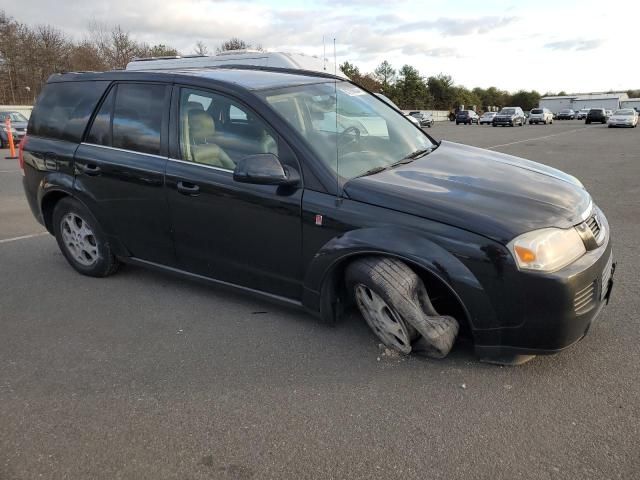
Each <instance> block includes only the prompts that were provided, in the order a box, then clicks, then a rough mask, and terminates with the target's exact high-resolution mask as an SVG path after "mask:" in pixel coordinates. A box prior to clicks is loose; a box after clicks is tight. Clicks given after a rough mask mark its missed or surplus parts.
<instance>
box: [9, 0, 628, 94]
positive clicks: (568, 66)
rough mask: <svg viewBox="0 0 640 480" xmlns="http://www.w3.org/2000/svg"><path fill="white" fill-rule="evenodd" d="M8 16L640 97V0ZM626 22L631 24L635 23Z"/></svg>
mask: <svg viewBox="0 0 640 480" xmlns="http://www.w3.org/2000/svg"><path fill="white" fill-rule="evenodd" d="M0 8H3V9H4V10H5V11H6V13H7V14H8V15H11V16H13V17H14V18H16V19H17V20H18V21H21V22H23V23H27V24H32V25H35V24H40V23H48V24H51V25H54V26H56V27H58V28H59V29H61V30H64V31H66V32H68V33H70V34H72V35H73V36H75V37H76V38H81V37H82V36H83V35H84V32H86V28H87V25H88V23H89V22H90V21H91V20H97V21H100V22H106V23H109V24H120V25H121V26H122V27H123V28H125V29H126V30H128V31H130V33H131V34H132V35H133V36H134V37H135V38H136V39H138V40H142V41H146V42H148V43H151V44H153V43H160V42H164V43H167V44H169V45H172V46H174V47H176V48H177V49H178V50H179V51H181V52H182V53H192V51H193V49H194V46H195V43H196V41H198V40H202V41H203V42H204V43H205V44H207V45H208V46H209V48H210V50H212V51H214V50H215V47H216V46H217V45H219V44H220V43H221V41H222V40H225V39H227V38H229V37H232V36H237V37H240V38H242V39H244V40H247V41H250V42H253V43H259V44H261V45H262V46H263V47H264V48H266V49H269V50H282V51H296V52H302V53H306V54H312V55H318V56H322V38H323V36H324V37H325V38H326V39H327V51H328V52H329V51H330V52H331V54H333V48H332V46H331V48H330V47H329V46H330V44H332V42H333V38H334V37H335V38H336V42H337V53H338V55H337V58H338V62H339V63H341V62H343V61H345V60H349V61H350V62H353V63H355V64H356V65H357V66H359V67H360V70H361V71H363V72H367V71H372V70H373V69H374V68H375V66H376V65H378V64H379V63H380V62H381V61H383V60H385V59H387V60H389V61H390V62H391V63H392V65H394V67H396V68H399V67H400V66H402V65H403V64H405V63H408V64H411V65H413V66H415V67H416V68H418V70H419V71H420V72H421V74H422V75H425V76H428V75H433V74H436V73H439V72H443V73H447V74H450V75H451V76H452V77H453V79H454V81H455V82H456V83H458V84H462V85H465V86H466V87H469V88H472V87H476V86H480V87H488V86H492V85H494V86H497V87H499V88H503V89H507V90H512V91H513V90H517V89H520V88H524V89H536V90H538V91H540V92H541V93H544V92H546V91H560V90H565V91H567V92H588V91H600V90H609V89H629V88H640V62H639V61H638V54H637V50H638V45H639V44H640V28H639V25H638V22H637V21H636V19H637V18H638V15H639V14H640V1H638V0H635V1H634V0H628V1H627V0H623V1H617V2H608V3H607V2H602V1H585V0H582V1H578V0H575V1H574V0H553V1H552V0H537V1H522V0H520V1H512V0H500V1H498V0H482V1H479V0H456V1H451V0H448V1H446V0H435V1H424V0H423V1H417V0H393V1H392V0H366V1H365V0H351V1H348V0H325V1H308V2H304V1H290V0H271V1H266V0H265V1H252V0H231V1H225V0H222V1H217V0H165V1H162V2H160V1H156V0H108V1H104V0H90V1H87V0H23V1H21V2H11V3H9V4H7V5H6V6H3V7H0ZM626 18H629V19H630V21H629V22H628V23H626Z"/></svg>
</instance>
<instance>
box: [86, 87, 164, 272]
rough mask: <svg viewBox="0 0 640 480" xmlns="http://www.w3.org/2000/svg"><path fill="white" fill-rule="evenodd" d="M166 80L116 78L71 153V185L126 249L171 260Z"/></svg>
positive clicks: (158, 259) (161, 260)
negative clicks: (166, 189)
mask: <svg viewBox="0 0 640 480" xmlns="http://www.w3.org/2000/svg"><path fill="white" fill-rule="evenodd" d="M170 96H171V86H170V85H167V84H163V83H149V82H117V83H115V84H113V85H112V86H111V88H110V90H109V91H108V93H107V94H106V95H105V96H104V98H103V100H102V103H101V105H100V107H99V109H98V111H97V112H96V115H95V117H94V119H93V123H92V125H91V127H90V128H89V130H88V133H87V135H86V137H85V141H84V142H83V143H82V144H81V145H80V147H79V148H78V150H77V152H76V156H75V170H76V180H75V186H74V187H75V190H76V191H77V194H78V195H79V196H81V197H82V198H83V199H84V200H85V202H86V203H87V204H89V206H90V208H92V209H93V210H94V211H95V212H96V214H97V215H98V216H99V219H100V220H101V222H102V223H103V228H104V229H105V231H106V233H107V235H109V236H110V237H111V238H112V239H113V241H115V242H120V244H121V245H123V246H124V247H125V248H126V250H127V251H128V252H129V254H130V255H132V256H134V257H137V258H140V259H143V260H148V261H151V262H156V263H161V264H165V265H172V264H174V260H175V254H174V251H173V244H172V240H171V235H170V231H169V228H170V225H169V215H168V207H167V202H166V197H165V192H164V172H165V168H166V164H167V135H168V122H169V104H170Z"/></svg>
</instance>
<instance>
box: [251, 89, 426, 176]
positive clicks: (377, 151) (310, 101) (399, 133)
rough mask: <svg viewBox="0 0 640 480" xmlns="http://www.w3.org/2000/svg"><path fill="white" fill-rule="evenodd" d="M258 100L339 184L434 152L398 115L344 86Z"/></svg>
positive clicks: (280, 93) (281, 93)
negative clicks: (304, 143) (299, 137)
mask: <svg viewBox="0 0 640 480" xmlns="http://www.w3.org/2000/svg"><path fill="white" fill-rule="evenodd" d="M261 95H262V97H263V98H264V99H265V100H266V101H267V102H268V103H269V105H271V107H273V109H274V110H275V111H276V112H278V113H279V114H280V115H281V116H282V118H284V119H285V120H286V121H287V122H288V123H289V124H290V125H291V126H292V127H293V128H294V129H295V130H297V131H298V133H300V135H302V136H303V137H304V138H305V139H306V140H307V142H308V143H309V145H310V146H311V148H312V149H313V150H314V152H315V153H316V155H317V156H318V157H319V158H320V160H321V161H322V162H323V163H324V164H325V165H326V166H327V167H329V168H330V169H331V170H332V171H333V172H334V173H337V174H338V175H339V177H340V178H341V179H343V180H349V179H351V178H354V177H357V176H360V175H362V174H364V173H365V172H368V171H369V170H372V169H374V168H376V167H388V166H390V165H392V164H394V163H396V162H398V161H400V160H402V159H404V158H405V157H407V156H409V155H411V154H413V153H414V152H417V151H420V150H425V149H429V148H431V147H433V146H434V143H433V142H432V141H431V140H429V137H428V136H427V135H426V134H425V133H424V132H423V131H422V130H420V129H418V128H416V126H415V125H413V124H412V123H411V122H409V121H407V119H406V118H404V116H403V115H402V114H401V113H399V112H398V111H397V110H395V109H393V108H391V107H390V106H389V105H387V104H386V103H385V102H384V101H381V100H379V99H378V98H376V97H375V96H373V95H371V94H369V93H367V92H366V91H364V90H362V89H360V88H358V87H357V86H355V85H353V84H351V83H348V82H337V83H334V82H329V83H318V84H314V85H301V86H296V87H290V88H284V89H278V90H271V91H265V92H261Z"/></svg>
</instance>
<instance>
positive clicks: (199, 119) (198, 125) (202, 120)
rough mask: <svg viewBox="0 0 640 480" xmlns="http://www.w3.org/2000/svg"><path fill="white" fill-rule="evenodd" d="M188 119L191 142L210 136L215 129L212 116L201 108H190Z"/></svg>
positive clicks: (200, 140)
mask: <svg viewBox="0 0 640 480" xmlns="http://www.w3.org/2000/svg"><path fill="white" fill-rule="evenodd" d="M188 119H189V135H190V136H191V141H192V142H196V143H202V142H204V141H205V140H206V139H207V138H211V137H212V136H213V134H214V133H215V131H216V126H215V123H214V122H213V118H211V115H209V114H208V113H207V112H205V111H203V110H190V111H189V113H188Z"/></svg>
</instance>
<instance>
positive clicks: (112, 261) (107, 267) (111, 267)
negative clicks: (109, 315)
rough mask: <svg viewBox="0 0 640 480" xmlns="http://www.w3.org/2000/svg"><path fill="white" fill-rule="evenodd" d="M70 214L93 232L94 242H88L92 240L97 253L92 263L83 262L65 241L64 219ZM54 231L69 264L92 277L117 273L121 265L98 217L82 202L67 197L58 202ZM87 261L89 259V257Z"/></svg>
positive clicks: (54, 217) (54, 214) (54, 213)
mask: <svg viewBox="0 0 640 480" xmlns="http://www.w3.org/2000/svg"><path fill="white" fill-rule="evenodd" d="M69 215H73V216H75V217H76V218H79V219H80V220H82V221H83V222H85V224H86V225H87V226H88V227H89V229H90V231H91V233H92V235H91V237H92V239H93V242H91V240H88V242H91V246H92V247H93V249H94V250H95V251H96V255H95V260H93V261H92V262H91V263H90V264H83V263H81V262H80V261H79V260H78V259H77V258H76V257H75V256H74V253H73V252H72V251H71V250H70V248H71V247H70V246H69V245H67V243H65V239H64V235H63V229H64V228H65V227H64V226H63V220H65V218H66V217H68V216H69ZM53 231H54V234H55V237H56V240H57V242H58V247H59V248H60V251H61V252H62V254H63V255H64V256H65V258H66V259H67V261H68V262H69V264H70V265H71V266H72V267H73V268H75V269H76V270H77V271H78V272H80V273H81V274H83V275H88V276H90V277H106V276H108V275H111V274H113V273H115V272H116V270H117V269H118V267H119V266H120V263H119V262H118V260H117V259H116V257H115V255H114V254H113V251H112V250H111V245H109V242H108V241H107V238H106V236H105V234H104V233H103V231H102V228H101V227H100V224H99V223H98V221H97V220H96V218H95V217H94V216H93V214H92V213H91V212H90V211H89V210H88V209H87V208H86V207H85V206H84V205H83V204H82V203H80V202H79V201H77V200H75V199H74V198H71V197H66V198H63V199H62V200H60V201H59V202H58V203H57V204H56V206H55V208H54V210H53ZM87 261H89V260H88V259H87Z"/></svg>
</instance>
